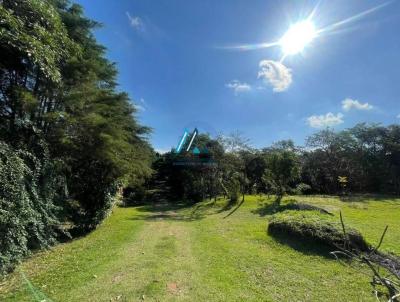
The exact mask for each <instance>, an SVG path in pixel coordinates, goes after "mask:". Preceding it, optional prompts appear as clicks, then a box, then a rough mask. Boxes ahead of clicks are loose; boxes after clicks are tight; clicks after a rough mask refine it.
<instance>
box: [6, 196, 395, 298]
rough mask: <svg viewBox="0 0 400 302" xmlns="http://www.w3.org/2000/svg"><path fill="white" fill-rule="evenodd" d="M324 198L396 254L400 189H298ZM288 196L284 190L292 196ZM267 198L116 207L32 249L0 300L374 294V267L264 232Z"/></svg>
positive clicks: (315, 200) (316, 200)
mask: <svg viewBox="0 0 400 302" xmlns="http://www.w3.org/2000/svg"><path fill="white" fill-rule="evenodd" d="M294 198H296V199H297V200H298V201H304V202H307V203H310V204H314V205H317V206H319V207H322V208H324V209H326V210H328V211H330V212H332V213H333V214H335V216H334V217H333V218H334V219H335V218H337V219H339V218H338V213H339V210H342V213H343V216H344V220H345V222H346V224H348V225H349V226H351V227H354V228H355V229H358V230H359V231H361V232H362V233H363V235H364V236H365V238H366V239H367V240H368V241H369V242H370V243H374V242H377V241H379V237H380V235H381V232H382V231H383V229H384V227H385V226H386V225H389V230H388V233H387V236H386V239H385V241H384V243H383V245H382V248H383V249H384V250H385V251H391V252H396V253H397V254H400V199H365V200H364V199H359V200H357V201H346V202H343V201H340V200H339V199H338V198H333V197H330V198H324V197H294ZM289 199H290V198H286V200H289ZM270 204H271V200H266V199H265V198H264V199H260V198H259V197H258V196H247V197H246V201H245V203H244V204H243V205H242V206H241V207H240V208H239V209H238V210H237V211H236V212H234V213H233V214H232V215H230V216H228V214H229V213H230V211H232V210H233V209H230V210H227V209H225V210H223V206H224V201H222V200H220V201H218V202H217V204H215V205H214V204H212V203H210V202H204V203H201V204H198V205H196V206H193V207H178V206H176V207H168V206H164V207H157V208H150V207H137V208H116V209H115V210H114V213H113V214H112V215H111V216H110V217H109V218H108V219H107V220H106V221H105V223H104V224H103V225H102V226H100V227H99V228H98V229H97V230H96V231H94V232H93V233H91V234H89V235H88V236H86V237H84V238H80V239H77V240H74V241H73V242H70V243H65V244H60V245H58V246H56V247H54V248H53V249H51V250H49V251H44V252H40V253H37V254H35V255H33V256H32V257H31V258H30V259H27V260H26V261H24V262H23V263H22V264H21V265H20V266H19V267H18V269H17V270H16V271H15V272H14V273H13V274H11V275H10V276H8V277H7V278H6V279H5V280H3V281H0V301H18V302H19V301H35V299H34V297H33V295H32V290H31V289H29V286H28V285H27V282H26V281H24V280H23V278H22V276H21V274H20V272H23V273H24V274H25V275H26V276H27V278H28V279H29V281H30V282H31V284H32V286H33V287H34V288H35V289H36V290H38V291H40V292H42V293H44V294H45V295H46V296H47V297H49V298H50V299H51V300H52V301H278V300H280V301H375V298H374V297H373V295H372V293H371V288H370V285H369V281H370V280H369V278H368V276H366V275H364V274H362V273H360V272H358V271H355V270H353V269H351V268H348V267H344V266H342V265H340V264H339V263H338V262H336V261H335V260H333V259H332V258H331V257H330V256H329V254H328V251H327V250H326V249H323V248H319V247H318V246H313V245H310V243H306V242H301V241H298V240H294V239H293V238H289V237H286V238H280V239H277V238H273V237H270V236H269V235H268V234H267V232H266V229H267V221H268V217H269V215H271V214H272V213H271V211H270V208H271V207H270Z"/></svg>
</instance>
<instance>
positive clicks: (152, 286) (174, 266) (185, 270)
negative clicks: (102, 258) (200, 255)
mask: <svg viewBox="0 0 400 302" xmlns="http://www.w3.org/2000/svg"><path fill="white" fill-rule="evenodd" d="M119 258H120V259H118V261H117V262H115V263H114V264H113V265H112V266H111V267H110V269H109V271H108V274H107V275H103V276H101V277H97V278H96V280H95V282H93V283H92V284H91V285H89V286H88V285H86V293H85V296H81V294H79V295H77V296H74V295H72V296H71V301H77V300H79V299H83V300H87V301H98V298H97V297H98V295H99V290H100V291H102V289H103V290H104V297H107V298H106V299H105V301H110V300H111V301H114V300H115V301H141V300H145V301H178V300H190V289H191V286H193V282H194V278H195V275H196V272H197V271H198V269H199V267H198V265H197V263H196V260H195V258H194V257H193V254H192V244H191V230H190V227H189V225H188V224H187V223H185V222H182V221H179V217H178V216H177V213H176V212H173V211H167V212H156V213H153V214H152V215H151V216H149V217H148V218H147V219H146V220H145V222H144V226H143V227H142V229H141V231H140V233H139V234H138V237H137V239H135V240H134V241H132V242H130V243H129V244H128V245H127V246H126V247H125V250H124V252H123V253H122V254H121V255H120V257H119ZM99 284H101V286H100V289H99ZM78 292H79V293H81V291H78ZM87 293H88V295H86V294H87ZM92 296H93V297H96V299H93V300H90V297H92ZM110 297H111V298H110ZM88 298H89V300H88Z"/></svg>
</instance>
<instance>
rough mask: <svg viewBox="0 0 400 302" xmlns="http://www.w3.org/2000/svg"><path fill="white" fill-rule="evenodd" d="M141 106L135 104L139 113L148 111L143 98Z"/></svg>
mask: <svg viewBox="0 0 400 302" xmlns="http://www.w3.org/2000/svg"><path fill="white" fill-rule="evenodd" d="M139 102H140V103H139V104H136V103H135V104H134V106H135V108H136V110H137V111H146V102H145V100H144V99H143V98H141V99H140V100H139Z"/></svg>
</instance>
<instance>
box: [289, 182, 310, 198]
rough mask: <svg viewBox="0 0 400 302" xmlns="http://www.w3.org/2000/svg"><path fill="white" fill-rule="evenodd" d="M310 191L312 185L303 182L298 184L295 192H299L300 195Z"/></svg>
mask: <svg viewBox="0 0 400 302" xmlns="http://www.w3.org/2000/svg"><path fill="white" fill-rule="evenodd" d="M310 192H311V186H309V185H308V184H305V183H303V182H301V183H299V184H298V185H297V186H296V188H295V189H294V192H293V193H295V194H298V195H303V194H307V193H310Z"/></svg>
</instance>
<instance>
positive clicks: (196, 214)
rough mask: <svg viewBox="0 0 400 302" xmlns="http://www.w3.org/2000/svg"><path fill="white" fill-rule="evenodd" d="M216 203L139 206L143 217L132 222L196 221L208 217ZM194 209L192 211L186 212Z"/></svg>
mask: <svg viewBox="0 0 400 302" xmlns="http://www.w3.org/2000/svg"><path fill="white" fill-rule="evenodd" d="M213 206H214V202H212V201H210V202H206V203H205V202H201V203H198V204H193V203H185V202H175V203H172V202H169V203H159V204H154V205H145V206H139V207H137V208H136V209H137V210H138V211H139V212H142V213H143V215H135V216H134V217H132V218H129V219H131V220H155V221H157V220H173V221H195V220H200V219H203V218H204V217H206V215H207V213H206V209H208V208H210V207H213ZM191 208H193V209H192V211H185V210H189V209H191Z"/></svg>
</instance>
